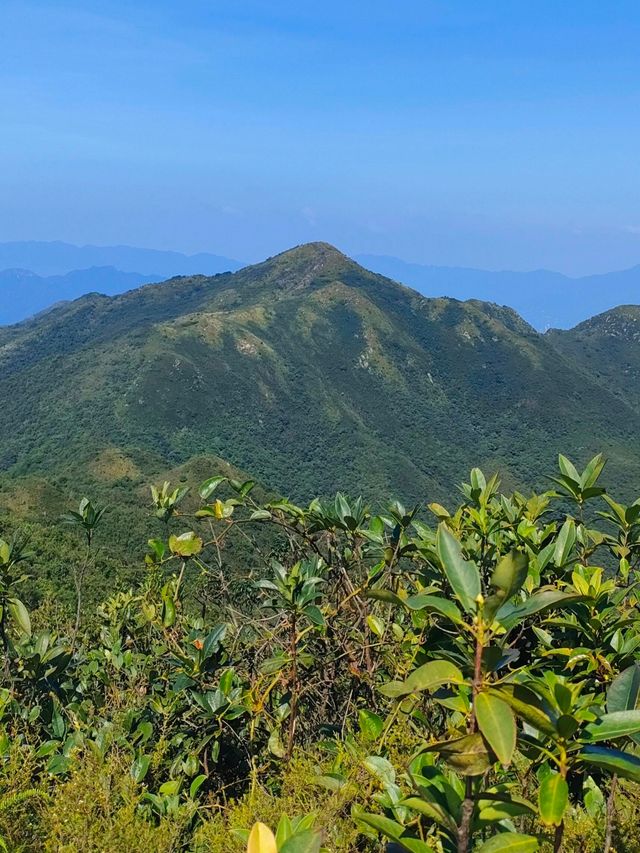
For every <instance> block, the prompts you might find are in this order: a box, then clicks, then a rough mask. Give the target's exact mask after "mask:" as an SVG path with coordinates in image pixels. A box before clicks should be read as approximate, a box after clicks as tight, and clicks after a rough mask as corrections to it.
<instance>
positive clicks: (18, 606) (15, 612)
mask: <svg viewBox="0 0 640 853" xmlns="http://www.w3.org/2000/svg"><path fill="white" fill-rule="evenodd" d="M7 609H8V610H9V614H10V616H11V618H12V619H13V621H14V622H15V623H16V625H17V626H18V628H19V629H20V630H21V631H22V633H23V634H26V636H27V637H30V636H31V619H30V617H29V611H28V610H27V608H26V607H25V606H24V604H23V603H22V602H21V601H20V599H19V598H8V599H7Z"/></svg>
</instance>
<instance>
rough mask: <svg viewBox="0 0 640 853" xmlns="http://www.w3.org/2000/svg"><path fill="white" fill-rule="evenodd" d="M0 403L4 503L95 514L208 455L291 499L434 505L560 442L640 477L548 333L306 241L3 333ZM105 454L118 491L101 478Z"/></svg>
mask: <svg viewBox="0 0 640 853" xmlns="http://www.w3.org/2000/svg"><path fill="white" fill-rule="evenodd" d="M634 381H635V380H634ZM0 394H1V395H2V398H3V399H5V400H10V401H11V406H10V407H9V408H5V410H4V411H0V472H3V473H2V476H0V482H3V483H4V484H5V486H4V488H5V493H7V492H6V489H9V488H11V489H14V490H15V488H17V486H16V484H19V483H21V482H23V481H24V478H32V481H33V478H35V479H36V480H39V481H43V480H44V481H46V482H52V483H57V482H63V481H64V482H66V483H67V484H72V483H75V486H74V488H75V489H79V488H81V489H82V491H83V492H89V493H91V494H98V495H99V496H101V497H103V498H104V499H105V500H109V496H110V494H111V490H113V489H120V493H121V492H122V489H123V488H124V484H125V483H126V482H131V478H132V477H133V478H134V480H135V481H137V480H136V478H138V480H141V481H142V482H143V481H144V480H145V478H148V477H150V476H157V472H158V471H161V470H162V468H163V466H164V467H165V469H166V470H167V471H168V470H173V469H175V468H176V466H182V465H187V464H188V463H189V460H190V459H194V458H200V457H211V458H216V459H219V460H225V462H226V463H227V464H230V465H232V466H234V468H236V469H239V470H243V471H246V472H249V473H250V474H251V475H252V476H254V477H256V478H258V479H259V480H260V481H261V482H262V483H264V484H265V486H267V487H269V488H271V489H273V490H274V491H276V492H279V493H285V494H288V495H289V496H291V497H292V498H294V499H300V500H304V499H306V498H307V497H310V496H311V495H313V494H329V493H331V492H333V491H335V490H336V489H337V488H342V489H345V490H347V491H350V492H352V493H354V494H355V493H363V494H364V495H365V497H368V498H369V499H375V496H376V495H377V494H382V493H391V494H402V495H404V496H406V497H407V498H409V499H411V500H418V499H420V497H421V496H423V495H425V494H430V495H431V496H432V497H436V498H441V499H442V500H445V499H446V498H447V495H448V494H449V491H448V489H449V488H450V483H451V482H456V481H459V480H460V479H462V478H463V477H464V476H465V474H466V473H467V471H468V469H469V468H470V467H472V466H473V465H480V466H481V467H485V468H486V469H488V470H494V469H499V470H500V471H501V472H502V475H503V476H504V478H505V480H506V481H507V483H508V484H510V485H512V484H513V485H517V484H519V483H521V482H524V481H526V480H529V481H531V482H533V481H534V480H535V476H536V472H537V471H539V470H541V469H542V470H544V469H545V468H546V467H548V464H543V463H548V461H549V458H550V457H552V456H553V455H554V454H555V453H557V451H558V450H563V449H566V448H568V447H571V448H572V449H573V450H574V451H576V452H578V453H580V454H584V455H585V456H586V455H588V454H592V455H593V453H595V452H597V451H599V450H604V451H605V452H607V453H608V455H609V456H610V458H611V468H612V481H613V482H616V483H617V484H618V485H621V487H622V489H623V491H624V488H625V486H627V485H629V484H630V482H631V480H632V479H635V478H636V477H637V476H640V464H639V463H638V461H637V459H636V458H635V450H634V448H635V435H636V434H637V431H638V430H640V412H639V411H638V410H637V409H636V406H635V402H634V398H633V394H630V395H627V396H626V397H625V395H624V394H622V395H621V394H618V393H617V392H616V393H613V391H612V390H611V389H608V388H606V386H605V383H603V382H602V381H601V379H600V378H599V377H597V376H594V375H593V372H589V370H588V369H587V367H586V366H585V365H584V364H583V362H581V361H580V360H579V359H578V357H577V355H576V353H574V352H572V351H571V349H570V348H568V347H567V346H564V345H563V346H560V345H557V343H556V340H555V338H554V335H541V334H539V333H538V332H537V331H536V330H535V329H533V328H532V327H531V326H530V325H529V324H527V323H526V322H525V321H524V320H523V319H522V318H521V317H519V315H518V314H517V313H516V312H515V311H514V310H513V309H511V308H507V307H503V306H499V305H495V304H490V303H485V302H482V301H479V300H470V301H467V302H460V301H457V300H455V299H450V298H427V297H424V296H422V295H421V294H419V293H417V292H416V291H414V290H411V289H410V288H408V287H406V286H405V285H401V284H399V283H397V282H394V281H392V280H390V279H388V278H385V277H383V276H380V275H378V274H376V273H373V272H371V271H369V270H366V269H364V268H363V267H362V266H360V265H359V264H357V263H356V262H355V261H353V260H352V259H350V258H348V257H347V256H346V255H344V254H342V253H341V252H339V251H338V250H337V249H335V248H334V247H332V246H329V245H328V244H323V243H315V244H303V245H302V246H298V247H295V248H294V249H292V250H288V251H286V252H283V253H280V254H279V255H276V256H274V257H272V258H269V259H267V260H265V261H263V262H262V263H260V264H257V265H253V266H250V267H245V268H243V269H241V270H239V271H237V272H235V273H230V272H228V273H221V274H218V275H216V276H209V277H208V276H180V277H174V278H173V279H170V280H168V281H165V282H161V283H157V284H149V285H145V286H143V287H141V288H139V289H136V290H133V291H130V292H128V293H125V294H121V295H117V296H113V297H107V296H100V295H98V294H93V295H90V296H85V297H83V298H82V299H79V300H77V301H75V302H70V303H67V304H64V305H61V306H58V307H57V308H56V309H54V310H53V311H49V312H47V313H45V314H42V315H40V316H39V317H37V318H32V319H31V320H29V321H27V322H26V323H22V324H20V325H18V326H10V327H4V328H3V329H0ZM16 423H19V424H20V425H21V427H20V430H19V431H16V429H15V427H14V425H15V424H16ZM105 454H107V456H108V458H110V459H112V460H120V461H119V462H117V464H116V463H115V462H113V464H112V465H111V467H113V466H114V465H115V470H116V471H119V472H120V473H121V475H122V478H124V479H122V482H121V484H120V485H118V480H117V479H116V480H115V481H111V480H110V481H109V482H106V481H104V480H103V479H101V477H100V476H99V472H100V471H101V470H103V469H104V467H105V466H104V465H103V466H102V467H101V466H98V467H96V463H95V460H96V459H103V458H106V457H105ZM145 460H146V461H145ZM152 460H153V461H152ZM105 464H106V463H105ZM110 464H111V463H110ZM107 467H109V466H107ZM97 472H98V473H97ZM132 472H136V473H135V476H134V474H133V473H132ZM1 495H2V492H1V491H0V503H1ZM26 503H28V501H26V499H25V501H22V504H25V505H26Z"/></svg>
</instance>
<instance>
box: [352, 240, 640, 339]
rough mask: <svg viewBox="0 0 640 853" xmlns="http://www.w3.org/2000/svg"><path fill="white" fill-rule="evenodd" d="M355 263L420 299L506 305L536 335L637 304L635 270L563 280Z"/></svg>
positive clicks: (380, 260)
mask: <svg viewBox="0 0 640 853" xmlns="http://www.w3.org/2000/svg"><path fill="white" fill-rule="evenodd" d="M356 260H357V261H358V262H359V263H361V264H362V265H363V266H365V267H367V269H370V270H373V271H374V272H379V273H381V274H382V275H386V276H388V277H389V278H392V279H394V280H395V281H401V282H402V283H403V284H408V285H409V286H410V287H414V288H415V289H416V290H417V291H419V292H420V293H422V294H424V295H425V296H449V297H453V298H454V299H462V300H464V299H482V300H484V301H487V302H495V303H497V304H498V305H508V306H509V307H510V308H513V309H514V310H515V311H517V312H518V314H520V315H521V316H522V317H524V319H525V320H526V321H527V322H528V323H531V325H532V326H534V327H535V328H536V329H538V330H540V331H545V330H546V329H550V328H559V329H569V328H571V327H572V326H575V325H577V324H578V323H581V322H582V321H583V320H587V319H588V318H589V317H593V316H594V315H596V314H601V313H602V312H603V311H608V310H609V309H610V308H615V307H616V306H618V305H626V304H640V266H636V267H632V268H631V269H628V270H621V271H620V272H610V273H604V274H602V275H590V276H584V277H582V278H569V277H568V276H566V275H562V274H561V273H557V272H551V271H549V270H534V271H532V272H510V271H503V272H490V271H488V270H477V269H469V268H466V267H434V266H423V265H421V264H411V263H407V262H406V261H402V260H400V259H399V258H393V257H388V256H385V255H357V256H356Z"/></svg>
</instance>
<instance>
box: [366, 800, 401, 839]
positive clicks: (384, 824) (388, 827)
mask: <svg viewBox="0 0 640 853" xmlns="http://www.w3.org/2000/svg"><path fill="white" fill-rule="evenodd" d="M353 816H354V818H355V819H356V820H358V821H361V822H362V823H366V824H367V826H370V827H371V828H372V829H375V830H376V831H377V832H379V833H380V834H381V835H384V837H385V838H391V839H392V840H393V841H397V840H398V839H399V838H400V836H401V835H402V833H403V832H404V827H403V826H402V824H400V823H398V822H397V821H395V820H391V818H388V817H384V815H380V814H371V813H369V812H363V811H361V810H360V809H359V808H354V810H353Z"/></svg>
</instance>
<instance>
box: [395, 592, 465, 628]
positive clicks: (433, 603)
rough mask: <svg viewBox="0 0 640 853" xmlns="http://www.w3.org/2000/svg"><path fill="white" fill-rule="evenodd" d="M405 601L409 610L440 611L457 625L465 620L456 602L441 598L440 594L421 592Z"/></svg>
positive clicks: (441, 614) (440, 613) (439, 612)
mask: <svg viewBox="0 0 640 853" xmlns="http://www.w3.org/2000/svg"><path fill="white" fill-rule="evenodd" d="M404 603H405V605H406V606H407V607H408V608H409V610H424V611H425V612H426V613H438V614H439V615H440V616H444V617H445V618H447V619H449V620H450V621H451V622H454V623H455V624H456V625H460V624H462V623H463V622H464V619H463V618H462V613H460V610H459V608H458V607H457V606H456V604H455V602H453V601H451V600H450V599H448V598H441V597H440V596H439V595H427V593H424V592H419V593H417V595H412V596H410V597H409V598H407V600H406V601H405V602H404Z"/></svg>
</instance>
